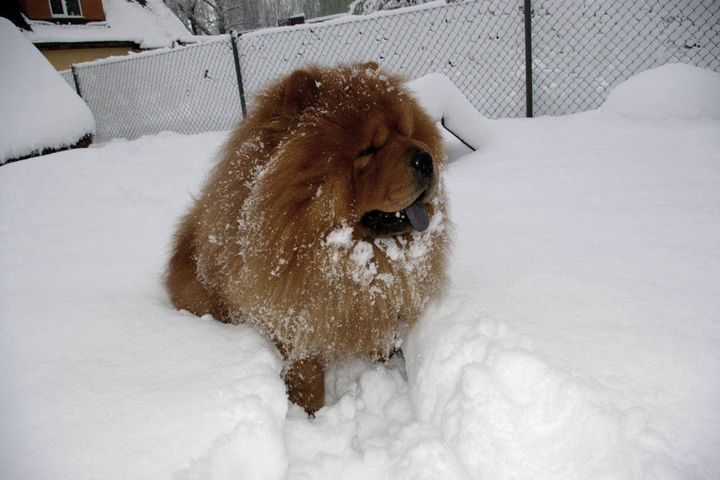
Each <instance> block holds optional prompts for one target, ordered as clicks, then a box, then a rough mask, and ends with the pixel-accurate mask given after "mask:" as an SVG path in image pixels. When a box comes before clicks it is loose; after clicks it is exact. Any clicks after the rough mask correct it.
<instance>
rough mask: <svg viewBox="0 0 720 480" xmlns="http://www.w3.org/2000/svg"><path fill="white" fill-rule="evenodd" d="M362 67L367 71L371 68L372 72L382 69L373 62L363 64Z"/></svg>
mask: <svg viewBox="0 0 720 480" xmlns="http://www.w3.org/2000/svg"><path fill="white" fill-rule="evenodd" d="M362 66H363V67H365V69H368V68H369V69H370V70H379V69H380V65H379V64H378V63H377V62H375V61H373V60H370V61H369V62H365V63H363V64H362Z"/></svg>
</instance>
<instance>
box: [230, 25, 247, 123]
mask: <svg viewBox="0 0 720 480" xmlns="http://www.w3.org/2000/svg"><path fill="white" fill-rule="evenodd" d="M238 38H240V35H238V33H237V32H236V31H235V30H230V44H231V45H232V50H233V58H234V59H235V74H236V75H237V84H238V92H239V93H240V107H241V108H242V114H243V118H245V117H246V116H247V108H246V107H245V89H244V88H243V79H242V71H241V70H240V54H239V53H238V48H237V39H238Z"/></svg>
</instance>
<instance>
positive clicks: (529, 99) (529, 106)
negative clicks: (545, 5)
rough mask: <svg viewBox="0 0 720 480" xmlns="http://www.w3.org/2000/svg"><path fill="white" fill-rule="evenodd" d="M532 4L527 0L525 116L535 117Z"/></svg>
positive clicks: (525, 12)
mask: <svg viewBox="0 0 720 480" xmlns="http://www.w3.org/2000/svg"><path fill="white" fill-rule="evenodd" d="M531 11H532V2H531V0H525V7H524V12H523V13H524V14H525V116H526V117H532V116H533V74H532V17H531Z"/></svg>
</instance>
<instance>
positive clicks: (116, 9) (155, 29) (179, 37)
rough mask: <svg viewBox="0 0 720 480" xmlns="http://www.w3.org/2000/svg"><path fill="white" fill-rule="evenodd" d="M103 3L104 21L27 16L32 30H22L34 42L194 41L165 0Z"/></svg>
mask: <svg viewBox="0 0 720 480" xmlns="http://www.w3.org/2000/svg"><path fill="white" fill-rule="evenodd" d="M102 3H103V8H104V10H105V18H106V19H105V21H103V22H90V23H85V24H57V23H52V22H46V21H40V20H30V19H26V20H27V23H28V24H29V25H30V27H31V28H32V30H31V31H23V33H25V35H26V36H27V37H28V38H29V39H30V41H31V42H33V43H35V44H43V43H97V42H132V43H135V44H137V45H139V46H140V48H160V47H169V46H171V45H172V44H173V42H176V41H181V42H192V41H195V37H194V36H193V35H192V34H191V33H190V32H189V31H188V30H187V29H186V28H185V26H184V25H183V24H182V22H181V21H180V19H179V18H177V17H176V16H175V14H173V13H172V12H171V11H170V9H169V8H168V7H167V6H166V5H165V4H164V3H163V2H162V0H145V1H144V2H134V1H129V0H102ZM142 3H144V4H145V5H142Z"/></svg>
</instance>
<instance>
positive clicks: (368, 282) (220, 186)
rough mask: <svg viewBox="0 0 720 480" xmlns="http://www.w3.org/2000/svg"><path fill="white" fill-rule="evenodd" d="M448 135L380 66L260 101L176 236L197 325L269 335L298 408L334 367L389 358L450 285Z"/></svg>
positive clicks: (303, 75) (176, 259)
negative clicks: (213, 323)
mask: <svg viewBox="0 0 720 480" xmlns="http://www.w3.org/2000/svg"><path fill="white" fill-rule="evenodd" d="M445 163H446V161H445V154H444V151H443V146H442V140H441V135H440V132H439V131H438V128H437V126H436V125H435V123H434V122H433V121H432V120H431V119H430V118H429V117H428V115H427V114H426V113H425V112H424V111H423V110H422V109H421V107H420V106H419V105H418V103H417V101H416V100H415V99H414V98H413V96H412V95H411V94H410V92H409V91H408V90H407V89H406V87H405V86H404V83H403V81H402V80H401V79H400V78H398V77H395V76H393V75H390V74H388V73H385V72H384V71H382V70H381V69H380V68H379V67H378V65H377V64H376V63H374V62H369V63H364V64H354V65H347V66H340V67H337V68H321V67H316V66H309V67H306V68H303V69H300V70H297V71H295V72H293V73H291V74H290V75H288V76H286V77H284V78H282V79H280V80H279V81H277V82H276V83H274V84H273V85H271V86H270V87H269V88H267V89H266V90H265V91H264V92H262V93H261V94H260V95H259V97H258V99H257V101H256V105H255V107H254V109H253V110H252V111H251V113H250V114H249V115H248V116H247V118H245V119H244V120H243V121H242V122H241V123H240V124H239V125H238V127H237V128H236V130H235V131H234V132H233V133H232V135H231V136H230V139H229V141H228V142H227V144H226V145H225V147H224V150H223V152H222V154H221V158H220V160H219V163H218V164H217V165H216V166H215V168H214V170H213V171H212V172H211V174H210V176H209V177H208V179H207V181H206V183H205V185H204V188H203V189H202V192H201V194H200V196H199V197H198V198H197V199H196V200H195V203H194V205H193V207H192V208H191V210H190V211H189V212H188V213H187V214H186V215H185V217H184V218H183V219H182V220H181V222H180V224H179V226H178V229H177V233H176V235H175V240H174V246H173V250H172V255H171V259H170V262H169V266H168V270H167V275H166V286H167V289H168V292H169V294H170V297H171V300H172V302H173V304H174V305H175V306H176V307H177V308H179V309H185V310H188V311H190V312H192V313H194V314H196V315H203V314H207V313H210V314H212V315H213V316H214V317H215V318H216V319H217V320H220V321H223V322H228V323H246V324H250V325H254V326H256V327H257V328H259V329H260V330H262V331H263V332H264V333H265V334H266V335H267V336H268V337H269V338H270V339H271V340H272V341H273V342H274V343H275V345H277V347H278V349H279V351H280V352H281V353H282V355H283V356H284V358H285V360H286V363H285V365H286V366H285V370H284V376H285V381H286V384H287V387H288V395H289V398H290V400H292V401H293V402H295V403H296V404H298V405H300V406H302V407H303V408H305V410H306V411H307V412H310V413H312V412H315V411H316V410H317V409H319V408H320V407H322V406H323V402H324V384H323V377H324V370H325V368H326V366H327V365H328V364H329V363H331V362H334V361H337V360H339V359H342V358H346V357H350V356H367V357H373V358H377V359H384V358H387V357H388V355H390V354H391V353H392V352H393V351H394V350H395V349H396V348H397V346H398V342H399V339H400V338H401V336H402V334H403V332H404V329H406V328H407V327H409V326H412V324H413V323H414V322H415V321H416V320H417V318H418V317H419V315H420V314H421V311H422V310H423V307H424V305H425V304H426V303H427V302H428V300H429V299H430V298H431V297H433V296H435V295H437V294H438V293H440V292H441V290H442V287H443V284H444V282H445V270H446V257H447V249H448V234H449V230H450V223H449V219H448V213H447V203H446V197H445V193H444V191H443V188H444V187H443V183H442V177H441V174H442V171H443V168H444V167H445Z"/></svg>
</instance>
